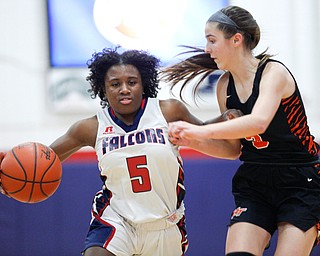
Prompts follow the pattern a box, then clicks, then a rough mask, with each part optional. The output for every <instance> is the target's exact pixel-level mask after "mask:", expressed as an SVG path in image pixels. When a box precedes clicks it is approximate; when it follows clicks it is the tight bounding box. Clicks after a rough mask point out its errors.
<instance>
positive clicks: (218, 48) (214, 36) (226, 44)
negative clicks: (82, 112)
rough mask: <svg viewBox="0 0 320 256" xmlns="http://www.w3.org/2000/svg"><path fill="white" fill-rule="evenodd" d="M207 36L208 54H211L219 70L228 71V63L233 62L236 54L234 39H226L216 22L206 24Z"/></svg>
mask: <svg viewBox="0 0 320 256" xmlns="http://www.w3.org/2000/svg"><path fill="white" fill-rule="evenodd" d="M205 36H206V40H207V43H206V49H205V50H206V52H207V53H209V54H210V57H211V58H212V59H213V60H214V61H215V62H216V64H217V66H218V68H219V69H221V70H223V69H228V62H230V61H232V59H233V54H234V47H232V40H233V37H231V38H230V39H226V38H225V37H224V33H223V32H222V31H221V30H219V29H218V28H217V23H215V22H207V23H206V26H205Z"/></svg>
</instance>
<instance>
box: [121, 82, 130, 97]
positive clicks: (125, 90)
mask: <svg viewBox="0 0 320 256" xmlns="http://www.w3.org/2000/svg"><path fill="white" fill-rule="evenodd" d="M120 93H122V94H127V93H130V88H129V85H127V84H126V83H123V84H122V86H121V87H120Z"/></svg>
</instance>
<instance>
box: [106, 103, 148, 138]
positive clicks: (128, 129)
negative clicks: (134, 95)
mask: <svg viewBox="0 0 320 256" xmlns="http://www.w3.org/2000/svg"><path fill="white" fill-rule="evenodd" d="M147 102H148V98H144V99H142V102H141V106H140V109H139V111H138V113H137V115H136V116H135V118H134V120H133V124H131V125H127V124H125V123H124V122H122V121H121V120H120V119H118V118H117V116H116V114H115V113H114V111H113V109H112V108H111V107H109V108H108V112H109V114H110V116H111V118H112V120H113V121H114V122H115V123H116V124H117V125H118V126H120V127H121V128H122V129H123V130H124V131H125V132H131V131H134V130H137V128H138V124H139V121H140V119H141V117H142V115H143V113H144V110H145V108H146V105H147Z"/></svg>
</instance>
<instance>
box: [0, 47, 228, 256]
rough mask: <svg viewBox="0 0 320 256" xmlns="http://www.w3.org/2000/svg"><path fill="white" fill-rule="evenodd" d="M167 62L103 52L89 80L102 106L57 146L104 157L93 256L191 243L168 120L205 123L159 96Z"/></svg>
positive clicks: (91, 237)
mask: <svg viewBox="0 0 320 256" xmlns="http://www.w3.org/2000/svg"><path fill="white" fill-rule="evenodd" d="M159 63H160V62H159V60H158V59H157V58H155V57H154V56H152V55H150V54H148V53H146V52H143V51H137V50H129V51H125V52H123V53H122V54H120V53H118V52H117V49H104V50H103V51H102V52H99V53H95V54H94V55H93V57H92V59H91V60H89V61H88V67H89V70H90V74H89V75H88V77H87V80H88V81H89V83H90V85H91V89H90V90H89V92H90V93H91V96H92V98H96V97H97V96H98V97H99V98H100V99H101V105H102V109H101V110H100V111H98V113H97V115H95V116H93V117H89V118H87V119H84V120H80V121H78V122H76V123H75V124H73V125H72V126H71V127H70V128H69V130H68V131H67V132H66V133H65V134H64V135H63V136H61V137H60V138H58V139H57V140H56V141H54V142H53V143H52V144H51V145H50V147H51V148H52V149H53V150H54V151H55V152H56V153H57V154H58V156H59V158H60V160H61V161H64V160H65V159H67V158H68V157H69V156H71V155H72V154H73V153H75V152H76V151H78V150H79V149H80V148H82V147H85V146H91V147H92V148H94V149H95V151H96V154H97V157H98V161H99V168H100V171H101V178H102V180H103V189H102V190H101V191H99V192H98V193H97V194H96V196H95V198H94V200H93V206H92V220H91V223H90V228H89V231H88V235H87V238H86V241H85V248H84V251H83V255H85V256H110V255H117V256H129V255H141V256H143V255H144V256H180V255H184V253H185V251H186V249H187V247H188V240H187V233H186V229H185V218H184V204H183V198H184V194H185V188H184V185H183V180H184V174H183V169H182V162H181V159H180V156H179V153H178V150H177V148H176V147H175V146H173V145H172V144H171V143H170V142H169V140H168V123H169V122H173V121H177V120H183V121H187V122H189V123H193V124H202V122H201V121H200V120H198V119H197V118H196V117H194V116H193V115H192V114H190V112H189V111H188V109H187V108H186V107H185V105H184V104H182V103H181V102H180V101H177V100H173V99H170V100H162V101H160V100H158V99H156V95H157V89H158V83H159V81H158V68H159ZM223 143H224V141H221V144H223ZM223 146H225V145H223ZM2 157H3V154H1V155H0V161H1V159H2Z"/></svg>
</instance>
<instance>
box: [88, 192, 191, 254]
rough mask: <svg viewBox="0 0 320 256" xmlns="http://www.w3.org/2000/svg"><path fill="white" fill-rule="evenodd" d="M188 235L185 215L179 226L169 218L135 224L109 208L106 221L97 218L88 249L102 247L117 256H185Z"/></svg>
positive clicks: (92, 223) (95, 215) (89, 236)
mask: <svg viewBox="0 0 320 256" xmlns="http://www.w3.org/2000/svg"><path fill="white" fill-rule="evenodd" d="M96 200H97V198H96ZM100 203H101V202H100ZM186 236H187V234H186V230H185V218H184V216H183V217H182V218H181V219H180V220H179V221H178V222H177V223H176V224H175V223H171V222H170V221H167V220H166V219H161V220H159V221H154V222H149V223H145V224H135V223H132V222H130V221H128V220H125V219H124V218H122V217H121V216H120V215H118V214H117V213H116V212H114V211H113V210H112V208H111V207H110V206H109V205H108V206H107V207H106V208H105V209H104V211H103V218H102V217H101V216H99V215H98V214H94V215H93V218H92V221H91V225H90V230H89V232H88V235H87V238H86V241H85V250H86V249H87V248H89V247H92V246H100V247H103V248H105V249H107V250H108V251H109V252H111V253H113V254H115V255H117V256H131V255H135V254H138V255H141V256H181V255H184V253H185V251H186V250H187V247H188V241H187V237H186Z"/></svg>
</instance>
